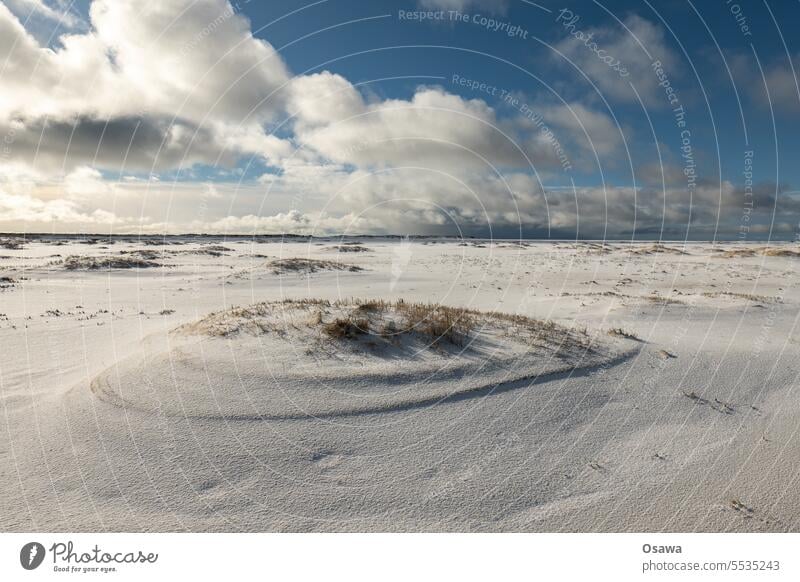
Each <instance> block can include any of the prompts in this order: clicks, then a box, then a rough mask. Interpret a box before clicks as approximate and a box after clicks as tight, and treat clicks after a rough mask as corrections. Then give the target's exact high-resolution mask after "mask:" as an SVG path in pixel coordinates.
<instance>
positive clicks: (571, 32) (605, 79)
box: [553, 13, 679, 106]
mask: <svg viewBox="0 0 800 582" xmlns="http://www.w3.org/2000/svg"><path fill="white" fill-rule="evenodd" d="M574 16H578V17H579V16H580V14H578V13H575V14H574ZM574 16H573V18H574ZM579 33H580V38H578V35H579ZM558 34H560V35H562V36H564V38H563V39H562V40H560V41H559V42H558V43H556V45H555V47H556V48H557V49H558V50H559V51H560V52H561V53H563V54H564V55H565V56H566V57H567V58H568V59H569V60H570V61H572V63H573V64H574V65H575V66H576V67H577V68H578V69H579V70H580V71H581V72H583V73H584V74H586V76H587V77H589V79H591V81H592V82H594V83H595V85H596V86H597V88H598V90H599V91H600V92H601V94H602V95H603V96H604V97H605V98H606V99H609V100H613V99H619V100H623V101H636V93H634V91H633V90H632V89H631V87H630V85H631V84H632V85H633V86H634V87H636V91H637V92H638V93H639V95H640V96H641V97H642V99H644V100H645V103H646V104H647V105H649V106H665V105H666V104H667V101H666V98H665V97H664V96H663V91H662V89H661V88H660V87H659V86H658V83H659V79H658V78H657V77H656V74H655V73H654V72H653V69H652V63H653V61H656V60H658V61H660V62H661V64H662V67H663V69H664V70H665V71H666V73H667V75H668V76H670V77H675V76H677V75H678V73H679V71H678V69H677V67H676V64H677V62H678V60H677V58H676V57H675V55H674V53H673V51H672V49H671V48H670V47H669V45H668V44H667V42H666V40H665V35H664V30H663V29H662V28H661V27H660V26H658V25H657V24H654V23H652V22H650V21H649V20H647V19H645V18H642V17H640V16H637V15H631V16H628V17H627V18H626V19H625V20H624V21H623V26H620V25H616V26H613V27H612V26H609V27H591V26H586V27H584V22H583V21H582V20H581V19H579V20H577V21H573V20H572V19H571V18H563V19H562V21H560V22H558ZM589 37H591V38H589ZM595 49H596V50H595ZM598 51H603V52H598ZM601 57H603V58H605V59H606V60H603V58H601ZM553 58H554V59H555V61H556V62H557V63H558V64H559V65H561V66H563V65H564V58H563V57H561V56H560V55H558V54H554V55H553ZM609 60H613V62H614V63H616V62H619V63H620V67H619V68H620V69H622V68H624V69H625V70H626V71H627V74H626V75H624V76H623V75H621V74H620V72H619V71H617V70H615V69H614V68H613V67H612V66H609ZM574 77H575V79H579V80H580V81H581V82H582V83H586V81H585V80H584V79H583V76H582V75H581V74H580V72H577V71H576V72H575V73H574Z"/></svg>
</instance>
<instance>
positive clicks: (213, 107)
mask: <svg viewBox="0 0 800 582" xmlns="http://www.w3.org/2000/svg"><path fill="white" fill-rule="evenodd" d="M19 1H22V0H19ZM25 1H30V2H33V1H34V0H25ZM423 4H424V5H425V6H427V7H431V8H432V7H434V6H437V7H439V8H448V9H466V8H475V9H478V8H480V9H485V10H489V9H490V8H493V9H495V10H498V9H501V8H502V7H503V6H504V3H502V2H500V3H498V2H493V3H488V2H476V1H474V0H473V1H468V0H436V1H434V0H423ZM489 4H491V6H489ZM625 23H626V26H627V27H628V28H629V29H630V32H628V31H626V30H624V29H623V30H617V29H602V30H601V29H597V30H596V31H595V33H596V37H595V38H596V39H597V41H598V44H602V46H603V47H604V48H606V49H607V50H608V52H609V53H610V54H614V53H616V54H619V55H624V56H625V58H626V59H627V61H626V63H625V64H626V66H627V68H628V70H629V71H630V73H631V81H632V82H634V84H635V85H636V86H637V88H639V91H640V93H642V94H643V95H644V96H645V97H646V98H653V97H655V91H656V89H658V88H657V79H656V77H655V75H654V74H653V73H652V72H651V71H650V61H649V59H648V58H647V57H646V55H645V54H644V52H643V51H642V50H641V48H640V47H638V44H633V43H635V40H633V37H632V35H631V33H633V34H635V35H636V37H637V38H638V39H639V40H640V41H641V42H642V43H643V44H644V45H645V46H646V47H647V49H648V50H649V51H650V52H651V55H652V57H653V58H658V59H660V60H661V61H662V63H663V64H664V66H665V67H669V66H671V65H672V64H673V56H672V55H671V53H670V51H669V49H668V47H667V45H666V43H665V41H664V37H663V33H662V31H661V30H660V29H659V28H658V27H657V26H655V25H654V24H652V23H650V22H648V21H646V20H643V19H641V18H638V17H630V18H628V19H627V20H626V21H625ZM559 47H560V48H561V50H563V51H564V52H565V53H566V54H568V55H570V57H571V58H573V59H574V60H575V61H576V62H577V63H578V64H579V65H580V66H581V67H582V68H583V69H584V70H585V71H587V74H589V75H590V76H591V77H592V78H593V79H595V80H596V82H597V83H598V85H599V86H600V87H601V88H602V89H603V90H604V92H606V93H608V94H609V95H611V96H613V97H615V98H620V99H625V100H628V99H631V97H632V94H631V92H630V88H629V87H627V82H625V83H623V82H621V81H620V79H619V78H618V77H617V78H614V77H613V72H610V71H609V70H608V67H607V66H606V64H605V63H603V62H602V61H600V60H599V59H597V57H596V55H595V54H594V53H592V52H591V51H589V50H588V49H587V47H586V46H585V45H582V44H580V43H578V44H576V42H575V39H574V38H572V37H570V38H568V39H565V40H563V41H562V42H561V43H559ZM0 63H5V64H4V65H2V66H3V68H2V71H1V73H2V75H3V78H4V90H3V91H2V92H0V135H2V136H4V138H5V139H4V146H5V147H4V151H3V157H2V158H1V159H0V228H4V229H6V230H12V229H17V228H22V229H46V230H51V229H54V230H61V231H68V230H78V229H82V230H85V229H93V228H94V229H99V228H104V229H106V228H107V229H109V230H113V231H115V232H119V231H124V230H126V229H129V230H130V229H133V230H137V231H138V230H141V231H151V232H159V231H162V232H166V231H168V232H181V231H195V232H196V231H204V230H208V231H213V232H231V233H233V232H297V233H309V234H311V233H315V234H330V233H335V232H345V233H354V234H355V233H381V232H395V233H397V232H408V233H418V234H425V233H428V234H434V233H438V234H445V233H447V234H452V233H457V232H464V233H467V234H486V233H487V232H489V231H490V230H491V232H498V231H502V232H504V233H505V234H509V233H511V234H513V233H514V232H519V231H520V230H522V231H523V232H525V233H528V234H531V233H533V232H535V233H538V234H556V233H557V234H561V235H563V236H574V235H575V233H578V234H580V235H583V236H603V235H607V234H608V233H611V232H613V233H625V232H630V231H631V230H632V229H634V228H635V229H636V230H637V231H641V230H642V229H644V230H645V231H647V232H655V233H658V232H659V229H660V228H661V225H662V224H663V223H667V224H671V225H673V227H674V228H676V229H680V228H682V227H683V228H685V227H686V226H687V225H690V224H691V225H692V227H693V228H700V227H702V226H703V225H705V224H713V222H714V221H715V220H716V219H717V216H716V214H715V213H714V212H716V209H717V208H722V209H723V210H724V212H725V215H724V216H723V217H722V218H723V220H724V221H727V222H726V224H731V225H735V223H736V220H737V213H738V214H739V215H740V214H741V210H740V206H741V204H740V202H739V199H740V198H741V195H742V192H741V191H739V190H737V188H736V187H734V186H733V185H732V184H727V183H726V184H723V185H722V186H720V185H719V184H717V185H716V186H714V184H711V183H707V182H700V183H699V189H698V190H697V192H695V194H694V199H691V198H690V197H689V196H688V194H687V192H686V189H685V184H683V185H682V184H681V176H682V173H681V172H680V170H679V169H675V168H667V170H668V171H666V172H664V171H663V169H661V168H658V169H657V168H652V167H647V166H642V167H641V169H637V172H639V173H641V174H642V176H643V177H644V179H643V187H641V188H639V189H633V188H626V187H623V186H615V185H605V186H600V187H595V188H589V187H580V188H576V189H574V190H573V189H568V190H567V189H565V190H558V189H548V188H547V187H546V186H545V185H544V182H545V181H546V179H547V178H548V177H553V176H562V175H563V173H564V171H565V169H564V159H566V160H568V162H569V163H570V165H571V166H574V167H575V168H579V169H584V168H590V169H593V168H594V167H595V166H594V165H595V164H598V163H599V164H601V165H602V166H605V165H607V164H610V163H613V162H612V160H613V159H614V158H616V157H619V152H620V151H621V150H622V149H623V140H624V139H625V134H626V128H620V127H617V126H616V123H615V122H614V120H613V118H612V117H611V116H610V114H608V113H607V112H605V111H602V110H597V109H594V108H592V107H590V106H589V105H587V104H586V102H585V101H582V100H580V99H578V98H573V99H570V100H569V101H567V102H558V103H555V102H548V101H543V100H539V99H537V98H536V96H531V97H530V98H529V99H526V101H527V102H529V103H531V104H532V106H535V113H536V114H537V115H536V116H530V115H525V114H524V113H523V112H521V111H520V110H510V108H508V107H506V108H500V109H498V108H497V107H493V106H492V105H490V104H489V103H487V101H486V100H483V99H470V98H465V97H461V96H459V95H454V94H452V93H449V92H448V91H446V90H445V89H443V88H442V87H439V86H420V87H417V88H416V89H415V90H414V91H413V92H412V93H411V94H410V95H409V96H408V98H404V99H400V98H393V99H378V98H371V99H370V98H367V97H365V96H364V95H363V94H362V92H361V91H359V89H358V88H357V87H356V86H355V85H354V84H352V83H351V82H350V81H349V80H348V79H346V78H345V77H343V76H341V75H337V74H334V73H331V72H328V71H323V72H319V73H315V74H312V75H300V76H295V77H292V75H291V73H290V72H289V70H288V68H287V66H286V65H285V63H284V62H283V60H282V58H281V56H280V55H279V54H277V53H276V52H275V50H274V48H273V47H272V46H271V45H270V44H269V43H267V42H266V41H264V40H260V39H256V38H254V37H253V36H252V33H251V31H250V25H249V22H248V21H247V20H246V19H245V18H244V17H242V16H241V15H239V14H237V13H236V12H235V11H234V9H233V7H232V6H231V5H230V4H229V3H228V2H225V1H224V0H173V1H171V2H161V3H152V2H151V3H146V4H144V5H143V4H141V3H139V2H135V1H134V0H95V1H94V2H93V4H92V5H91V9H90V13H89V23H88V28H87V29H86V30H85V31H83V32H70V33H69V34H66V35H64V36H62V37H61V38H60V41H59V43H58V44H57V45H55V46H53V47H46V46H43V45H42V44H40V42H39V41H37V39H36V38H35V37H34V36H33V35H31V34H30V32H29V31H28V30H26V28H25V27H24V26H23V25H22V24H21V22H20V20H19V19H18V17H17V16H15V15H14V14H13V13H12V12H11V11H10V10H9V9H8V8H7V7H6V6H5V5H3V4H0ZM658 97H659V98H660V97H661V96H660V95H659V96H658ZM270 124H275V125H277V126H279V127H280V128H281V129H280V134H279V135H275V134H273V133H270V131H268V130H267V127H269V126H270ZM250 158H257V159H258V162H260V163H261V165H260V166H259V167H266V170H264V171H263V172H261V173H262V175H261V178H260V179H259V180H258V181H257V182H256V183H253V182H252V181H251V182H250V183H245V184H236V183H224V184H223V183H220V184H207V183H205V182H202V181H198V182H189V181H178V180H175V181H174V182H169V181H165V182H158V181H157V180H156V179H155V177H154V176H157V175H158V174H160V173H164V172H171V173H173V175H176V174H180V171H182V170H187V169H191V168H192V167H194V166H198V165H199V166H209V167H212V168H213V170H214V171H221V170H228V171H229V172H230V174H229V175H231V176H238V174H236V172H237V171H239V170H241V169H242V159H244V160H246V161H250ZM659 170H660V172H659ZM662 175H665V176H666V179H665V180H664V182H665V184H666V188H664V189H661V188H659V186H660V185H661V183H662V180H661V176H662ZM137 176H138V177H137ZM141 176H147V177H149V178H142V177H141ZM778 202H780V203H781V204H784V205H788V206H786V207H787V208H789V207H790V206H791V208H792V209H794V206H792V205H793V204H794V202H793V201H785V200H783V198H781V199H779V198H778V197H777V194H775V193H773V194H770V193H769V191H768V188H766V187H765V188H764V191H763V192H762V191H761V190H759V191H758V204H759V208H765V207H767V205H769V204H773V205H774V204H776V203H778ZM700 203H702V204H700ZM692 204H694V205H695V206H694V207H693V206H692ZM709 209H711V210H709ZM793 211H794V210H793ZM739 218H740V217H739Z"/></svg>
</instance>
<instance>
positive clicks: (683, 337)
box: [0, 237, 800, 532]
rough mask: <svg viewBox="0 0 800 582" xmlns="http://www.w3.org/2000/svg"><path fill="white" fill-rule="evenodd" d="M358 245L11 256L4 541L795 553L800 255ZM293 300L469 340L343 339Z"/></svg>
mask: <svg viewBox="0 0 800 582" xmlns="http://www.w3.org/2000/svg"><path fill="white" fill-rule="evenodd" d="M359 241H360V243H361V245H360V246H362V247H364V248H365V249H366V250H362V251H361V252H344V251H343V250H342V248H344V247H346V246H356V245H347V244H346V243H347V242H353V241H345V242H343V241H341V240H339V239H330V240H320V239H311V240H305V239H297V240H290V241H289V242H286V241H281V240H258V241H254V240H248V239H235V238H232V239H229V240H223V239H221V238H213V239H211V238H209V239H202V238H186V239H185V240H183V239H176V240H173V239H170V240H168V241H166V242H165V243H164V244H155V245H154V244H143V242H142V241H137V240H135V238H131V237H129V238H127V239H110V240H105V239H100V240H99V241H98V242H97V243H96V244H83V243H82V242H81V241H79V240H72V241H67V242H64V243H58V242H56V241H55V240H47V239H42V240H31V241H26V242H25V243H24V244H23V245H22V248H20V249H13V248H9V249H4V248H0V346H1V347H2V355H0V400H2V405H1V407H0V412H2V416H3V427H2V430H0V467H2V471H0V530H2V531H581V532H583V531H798V530H800V487H798V485H800V434H798V432H800V393H798V388H797V387H798V376H797V375H798V371H800V363H798V362H800V359H798V357H797V356H798V350H799V349H800V335H798V332H797V330H796V325H797V320H798V314H800V310H799V306H800V293H798V285H797V282H798V276H797V269H798V267H800V258H798V257H797V256H796V253H797V252H798V251H800V247H798V246H797V245H792V244H785V245H781V244H770V245H764V244H741V243H716V244H711V243H688V244H681V243H664V244H663V245H653V244H652V243H629V242H628V243H623V242H616V243H606V244H601V243H570V242H524V243H519V242H514V241H463V242H462V241H458V240H447V239H418V240H413V239H412V240H411V241H407V240H399V239H390V238H385V239H378V238H370V237H365V238H363V239H359ZM176 242H178V243H180V244H173V243H176ZM766 247H768V248H769V252H766V253H765V252H763V250H764V248H766ZM70 257H71V258H70ZM109 258H112V259H113V260H112V261H107V260H105V259H109ZM131 258H134V259H135V260H134V261H132V262H131V261H129V259H131ZM295 258H301V259H310V260H312V261H328V262H333V263H338V264H340V265H344V268H337V267H334V266H332V265H331V264H329V263H314V264H315V265H317V266H318V268H313V269H310V268H300V269H299V270H292V269H286V268H283V266H282V267H281V268H276V265H285V263H275V262H274V261H276V260H282V259H295ZM129 263H130V264H129ZM351 266H356V267H359V269H353V268H351ZM109 267H110V268H109ZM126 267H133V268H126ZM303 299H315V300H316V299H320V300H327V301H330V302H331V304H330V306H326V307H325V309H323V310H322V311H323V313H321V314H320V315H319V318H321V320H322V323H324V322H325V321H331V320H333V319H335V318H336V317H337V316H339V315H341V313H340V311H341V309H342V308H341V307H339V306H340V305H345V304H347V303H348V302H352V301H353V300H354V299H357V300H360V299H363V300H368V299H373V300H384V301H387V302H392V301H397V300H403V301H405V302H421V303H429V304H433V305H444V306H450V307H457V308H469V309H471V310H475V313H479V314H484V315H477V316H476V317H477V319H478V322H477V325H476V326H475V328H474V329H473V330H472V331H471V332H470V334H469V338H468V341H467V342H466V343H465V344H464V345H449V344H447V343H446V342H441V343H434V342H426V341H425V340H424V338H423V337H421V336H415V335H413V334H412V335H410V336H408V337H406V336H403V337H402V338H400V340H398V341H394V340H393V341H390V342H388V343H387V342H386V340H385V338H382V337H378V336H374V335H372V334H369V333H368V334H365V335H364V336H359V337H358V338H357V339H355V340H353V339H347V338H345V339H336V338H331V337H327V336H326V335H325V334H324V333H323V332H322V331H321V329H320V327H319V325H318V324H319V320H317V321H316V323H314V321H315V320H314V318H315V317H317V314H316V312H315V309H316V308H307V307H304V308H299V307H297V306H294V305H293V304H292V303H283V302H284V301H285V300H291V301H293V302H294V301H299V300H303ZM337 301H338V302H341V303H336V302H337ZM254 304H266V305H269V306H270V308H269V309H270V310H271V311H270V314H271V315H268V316H267V317H268V318H271V319H270V320H269V322H268V323H269V325H267V328H268V329H266V331H263V330H261V328H258V330H257V331H256V332H254V331H253V330H252V329H250V328H248V329H246V330H243V331H237V332H236V333H230V334H223V335H214V334H207V333H206V334H204V333H199V332H197V330H198V329H201V328H202V327H203V326H202V323H203V322H208V321H209V319H208V318H209V317H212V318H213V317H214V315H213V314H220V313H222V314H226V313H235V312H236V309H237V308H241V307H246V306H250V305H254ZM287 305H288V306H289V307H287ZM337 310H338V311H337ZM495 312H497V313H502V314H511V315H514V314H518V315H524V316H527V317H529V318H532V319H533V320H536V321H541V322H553V325H555V326H557V329H558V330H562V331H563V332H564V333H566V334H568V335H570V336H572V335H574V336H575V337H582V338H586V341H587V342H588V343H585V344H581V345H578V344H576V345H574V346H568V347H569V349H563V346H562V347H558V342H556V343H555V344H552V343H551V344H550V345H548V342H547V340H546V338H545V339H542V337H539V336H537V338H533V339H532V338H531V337H529V335H526V334H525V333H524V331H525V330H524V329H520V327H519V326H518V325H514V324H512V323H509V321H510V320H497V319H495V318H494V317H493V316H492V315H491V314H493V313H495ZM310 322H311V323H310ZM523 327H524V326H523ZM192 330H194V331H192ZM259 330H261V331H259ZM612 330H617V331H616V332H614V331H612ZM620 330H621V332H622V333H620ZM262 331H263V333H262ZM609 332H611V333H609ZM624 336H628V337H624ZM540 340H541V341H540ZM581 346H583V347H581Z"/></svg>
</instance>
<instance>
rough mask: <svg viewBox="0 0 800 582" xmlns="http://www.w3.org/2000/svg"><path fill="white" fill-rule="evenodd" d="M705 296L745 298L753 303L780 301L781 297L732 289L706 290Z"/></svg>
mask: <svg viewBox="0 0 800 582" xmlns="http://www.w3.org/2000/svg"><path fill="white" fill-rule="evenodd" d="M703 297H710V298H716V297H730V298H732V299H744V300H745V301H752V302H753V303H780V299H779V298H777V297H768V296H766V295H756V294H754V293H734V292H732V291H713V292H705V293H703Z"/></svg>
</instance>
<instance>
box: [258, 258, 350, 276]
mask: <svg viewBox="0 0 800 582" xmlns="http://www.w3.org/2000/svg"><path fill="white" fill-rule="evenodd" d="M267 266H268V267H269V268H270V269H271V270H272V272H273V273H275V274H276V275H283V274H287V273H316V272H318V271H349V272H353V273H355V272H358V271H363V269H362V268H361V267H359V266H357V265H349V264H347V263H340V262H339V261H322V260H318V259H302V258H298V257H294V258H289V259H275V260H273V261H270V262H269V263H267Z"/></svg>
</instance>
